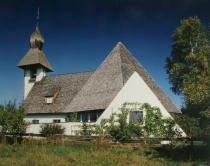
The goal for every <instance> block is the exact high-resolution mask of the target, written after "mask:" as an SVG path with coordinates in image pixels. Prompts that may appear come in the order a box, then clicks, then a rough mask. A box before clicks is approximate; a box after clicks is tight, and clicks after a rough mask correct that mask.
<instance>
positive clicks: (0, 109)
mask: <svg viewBox="0 0 210 166" xmlns="http://www.w3.org/2000/svg"><path fill="white" fill-rule="evenodd" d="M25 115H26V113H25V109H24V107H23V106H22V105H20V106H19V107H18V106H17V104H16V101H15V100H14V101H13V102H11V101H9V102H8V103H6V104H5V105H0V126H1V129H0V133H1V135H2V136H4V135H5V134H6V133H10V134H13V135H15V134H22V133H25V132H26V129H27V127H28V125H29V122H26V121H25V120H24V117H25Z"/></svg>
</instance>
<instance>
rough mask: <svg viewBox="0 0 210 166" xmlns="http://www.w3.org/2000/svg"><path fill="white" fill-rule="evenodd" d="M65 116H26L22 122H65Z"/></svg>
mask: <svg viewBox="0 0 210 166" xmlns="http://www.w3.org/2000/svg"><path fill="white" fill-rule="evenodd" d="M65 118H66V114H48V115H47V114H43V115H41V114H40V115H37V114H35V115H26V116H25V118H24V120H25V121H28V122H32V120H39V123H52V122H53V120H54V119H58V120H60V122H65Z"/></svg>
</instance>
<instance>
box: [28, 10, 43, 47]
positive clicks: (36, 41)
mask: <svg viewBox="0 0 210 166" xmlns="http://www.w3.org/2000/svg"><path fill="white" fill-rule="evenodd" d="M38 22H39V8H38V12H37V24H36V29H35V31H34V32H33V33H32V35H31V37H30V47H31V48H38V49H39V50H42V47H43V45H44V37H43V36H42V34H41V33H40V31H39V27H38Z"/></svg>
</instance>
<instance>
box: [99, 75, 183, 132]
mask: <svg viewBox="0 0 210 166" xmlns="http://www.w3.org/2000/svg"><path fill="white" fill-rule="evenodd" d="M125 102H139V103H142V104H143V103H149V104H150V105H151V106H156V107H159V108H160V110H161V112H162V115H163V117H171V115H170V114H169V113H168V111H167V110H166V109H165V108H164V107H163V105H162V104H161V102H160V101H159V100H158V99H157V97H156V96H155V94H154V93H153V92H152V91H151V89H150V88H149V87H148V85H147V84H146V83H145V82H144V80H143V79H142V78H141V77H140V76H139V74H138V73H137V72H134V73H133V74H132V76H131V77H130V78H129V79H128V81H127V82H126V84H125V85H124V87H123V88H122V89H121V90H120V92H119V93H118V94H117V96H116V97H115V98H114V99H113V101H112V102H111V103H110V105H109V106H108V107H107V109H106V110H105V111H104V112H103V114H102V115H101V116H100V118H99V119H98V120H97V122H96V123H97V124H100V121H101V119H108V118H109V117H110V115H111V114H112V113H114V112H117V113H120V111H119V108H121V107H122V104H123V103H125ZM144 115H145V113H144ZM171 118H172V117H171ZM180 129H181V128H180ZM181 130H182V129H181ZM184 135H185V133H184ZM184 135H183V136H184Z"/></svg>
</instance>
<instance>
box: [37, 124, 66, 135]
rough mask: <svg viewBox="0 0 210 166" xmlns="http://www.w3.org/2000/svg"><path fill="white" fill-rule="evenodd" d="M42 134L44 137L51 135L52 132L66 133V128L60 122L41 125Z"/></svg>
mask: <svg viewBox="0 0 210 166" xmlns="http://www.w3.org/2000/svg"><path fill="white" fill-rule="evenodd" d="M40 127H41V130H40V131H39V132H40V134H41V135H42V136H44V137H49V136H50V135H52V134H64V132H65V130H66V128H65V127H63V126H62V125H60V124H54V123H52V124H51V123H47V124H43V125H41V126H40Z"/></svg>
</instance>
